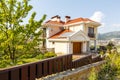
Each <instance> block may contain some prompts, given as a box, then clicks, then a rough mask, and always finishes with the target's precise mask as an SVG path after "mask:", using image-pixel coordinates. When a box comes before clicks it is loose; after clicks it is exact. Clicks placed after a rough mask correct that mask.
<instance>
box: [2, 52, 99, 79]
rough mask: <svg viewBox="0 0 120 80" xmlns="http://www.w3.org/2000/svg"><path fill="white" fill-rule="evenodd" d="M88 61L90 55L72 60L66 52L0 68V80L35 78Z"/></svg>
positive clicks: (90, 61)
mask: <svg viewBox="0 0 120 80" xmlns="http://www.w3.org/2000/svg"><path fill="white" fill-rule="evenodd" d="M96 61H97V60H96ZM94 62H95V61H94ZM90 63H92V56H91V55H88V56H86V57H83V58H80V59H77V60H74V61H72V54H68V55H64V56H59V57H54V58H49V59H45V60H42V61H39V62H34V63H29V64H25V65H21V66H16V67H12V68H9V69H5V70H0V80H35V79H36V78H41V77H44V76H47V75H51V74H54V73H58V72H62V71H65V70H68V69H72V68H77V67H80V66H83V65H87V64H90Z"/></svg>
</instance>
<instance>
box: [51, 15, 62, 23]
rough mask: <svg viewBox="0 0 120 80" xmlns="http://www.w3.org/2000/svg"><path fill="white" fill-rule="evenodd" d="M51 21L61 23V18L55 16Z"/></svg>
mask: <svg viewBox="0 0 120 80" xmlns="http://www.w3.org/2000/svg"><path fill="white" fill-rule="evenodd" d="M51 21H57V22H60V16H59V15H56V16H53V17H52V18H51Z"/></svg>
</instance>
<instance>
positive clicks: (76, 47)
mask: <svg viewBox="0 0 120 80" xmlns="http://www.w3.org/2000/svg"><path fill="white" fill-rule="evenodd" d="M81 50H82V43H81V42H73V54H80V53H81Z"/></svg>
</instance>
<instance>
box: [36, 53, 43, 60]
mask: <svg viewBox="0 0 120 80" xmlns="http://www.w3.org/2000/svg"><path fill="white" fill-rule="evenodd" d="M36 58H37V59H44V55H43V54H39V55H37V56H36Z"/></svg>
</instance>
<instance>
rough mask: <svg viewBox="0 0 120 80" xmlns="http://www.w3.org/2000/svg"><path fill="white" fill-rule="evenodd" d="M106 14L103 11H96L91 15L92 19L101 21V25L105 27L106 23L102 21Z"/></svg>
mask: <svg viewBox="0 0 120 80" xmlns="http://www.w3.org/2000/svg"><path fill="white" fill-rule="evenodd" d="M104 17H105V15H104V13H103V12H101V11H96V12H94V13H93V15H92V16H91V17H90V19H91V20H93V21H96V22H100V23H101V26H100V27H104V26H105V23H104V22H102V20H103V19H104Z"/></svg>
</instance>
